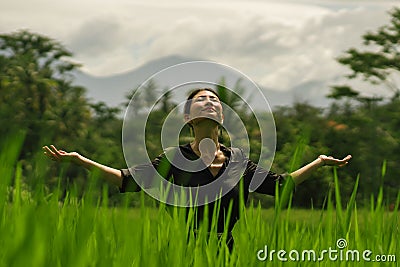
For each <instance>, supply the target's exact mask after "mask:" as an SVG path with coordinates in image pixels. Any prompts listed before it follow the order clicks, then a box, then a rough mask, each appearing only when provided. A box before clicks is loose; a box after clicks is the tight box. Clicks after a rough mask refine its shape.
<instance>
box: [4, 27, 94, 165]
mask: <svg viewBox="0 0 400 267" xmlns="http://www.w3.org/2000/svg"><path fill="white" fill-rule="evenodd" d="M71 56H72V54H71V52H69V51H68V50H67V49H66V48H64V47H63V46H62V45H61V44H60V43H58V42H57V41H55V40H53V39H51V38H48V37H46V36H43V35H40V34H36V33H31V32H29V31H27V30H21V31H17V32H14V33H10V34H1V35H0V62H1V63H0V106H1V108H0V113H1V117H2V118H4V119H3V120H6V121H4V122H3V123H4V125H5V124H6V123H7V124H8V125H12V126H13V127H12V130H16V129H23V130H25V131H26V139H25V143H24V146H23V147H24V150H23V155H22V157H24V156H29V155H30V154H31V153H33V151H36V150H37V149H38V148H40V147H41V142H43V139H46V137H47V138H52V137H51V135H52V133H53V134H54V136H61V135H63V136H64V137H67V136H71V135H72V136H74V135H78V136H79V135H80V136H82V134H84V130H85V123H86V122H87V120H88V119H89V118H90V112H89V108H88V105H87V100H86V98H85V96H84V93H85V89H84V88H81V87H76V86H73V85H72V84H71V76H70V72H71V71H73V70H75V69H76V68H77V67H78V66H79V65H78V64H76V63H73V62H71V61H69V58H70V57H71ZM2 128H3V129H2V130H1V132H0V135H3V134H6V133H5V130H4V129H7V128H8V127H2ZM56 132H57V133H58V134H55V133H56ZM54 141H56V140H54Z"/></svg>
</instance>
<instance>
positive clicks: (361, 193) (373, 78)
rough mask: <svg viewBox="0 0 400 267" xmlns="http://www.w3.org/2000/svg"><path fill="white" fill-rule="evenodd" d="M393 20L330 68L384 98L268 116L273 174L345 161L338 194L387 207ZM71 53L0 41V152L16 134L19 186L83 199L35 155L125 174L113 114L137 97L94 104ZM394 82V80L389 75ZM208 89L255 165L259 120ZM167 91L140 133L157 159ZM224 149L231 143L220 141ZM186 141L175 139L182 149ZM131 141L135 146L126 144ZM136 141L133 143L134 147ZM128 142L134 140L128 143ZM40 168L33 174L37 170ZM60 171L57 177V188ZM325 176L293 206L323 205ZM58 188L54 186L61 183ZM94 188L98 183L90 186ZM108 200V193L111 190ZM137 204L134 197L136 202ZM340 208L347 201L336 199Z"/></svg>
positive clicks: (399, 171)
mask: <svg viewBox="0 0 400 267" xmlns="http://www.w3.org/2000/svg"><path fill="white" fill-rule="evenodd" d="M389 14H390V16H391V21H390V24H389V25H384V26H382V27H380V28H379V29H378V30H376V31H374V32H368V33H366V34H365V35H364V36H363V40H364V41H365V42H364V44H365V46H364V48H363V49H364V50H361V49H355V48H350V49H349V50H348V51H346V52H345V53H344V54H343V55H338V59H337V60H338V62H340V63H341V64H343V65H345V66H348V67H349V69H350V70H351V72H352V73H351V74H350V75H349V77H348V78H349V79H353V78H357V77H362V78H363V79H364V80H365V81H366V82H368V83H372V84H373V85H374V86H376V87H378V86H385V87H386V88H387V89H388V90H390V92H392V95H391V97H389V98H385V97H383V96H374V97H365V96H362V95H361V93H360V91H362V88H351V87H350V86H348V85H343V84H342V85H332V87H331V92H330V94H329V95H327V97H329V98H331V99H332V100H333V101H332V103H331V104H330V106H329V107H328V108H318V107H314V106H312V105H310V104H308V103H306V102H303V103H294V104H293V105H292V106H283V107H279V108H276V109H275V110H274V111H273V116H274V119H275V123H276V129H277V147H276V152H275V158H274V162H273V165H272V169H273V170H274V171H275V172H287V171H289V170H290V169H291V168H293V167H299V165H301V164H302V163H305V162H308V161H311V160H313V159H314V158H315V157H316V156H318V155H319V154H331V155H335V156H336V157H344V156H346V155H347V154H352V155H353V159H352V160H351V163H350V164H349V165H348V166H347V167H346V168H342V169H340V170H338V176H339V178H340V184H341V189H342V193H343V194H344V196H349V195H350V192H351V190H352V189H353V186H354V183H355V180H356V179H357V177H358V176H359V177H360V184H359V190H358V195H357V198H358V200H359V202H360V203H366V202H369V201H370V198H371V197H372V198H374V197H376V196H377V194H378V192H379V188H380V187H383V188H384V193H385V198H386V199H385V202H386V203H387V204H390V203H392V202H394V201H395V199H396V197H397V194H398V193H399V188H400V183H399V177H400V168H399V166H398V164H399V162H400V145H399V144H400V131H399V129H400V94H399V92H400V88H399V87H398V84H396V83H395V81H396V77H397V78H398V71H399V70H400V64H399V62H400V9H398V8H395V9H393V10H391V11H390V12H389ZM72 57H73V55H72V53H71V52H70V51H69V50H68V49H67V48H65V47H64V46H63V45H61V44H60V42H58V41H57V40H54V39H52V38H49V37H47V36H44V35H41V34H37V33H32V32H30V31H28V30H20V31H17V32H12V33H7V34H1V35H0V121H1V124H2V126H3V127H0V144H1V145H2V146H4V145H5V144H6V143H7V142H9V140H11V139H10V137H12V136H15V134H16V133H22V135H23V136H24V138H23V143H22V149H21V152H20V154H19V157H18V162H20V164H21V165H22V170H23V181H24V184H25V185H26V188H27V190H32V189H33V188H34V187H35V185H36V184H37V183H38V182H39V181H41V182H44V183H45V184H46V187H47V188H48V189H49V190H52V189H54V188H55V187H57V186H59V187H60V186H61V188H62V189H63V190H65V191H67V190H69V188H71V187H75V188H78V191H80V192H83V191H84V189H83V188H85V186H87V183H88V179H87V176H88V174H87V173H86V172H85V171H84V170H82V169H81V168H78V167H76V166H72V165H71V166H68V167H65V166H56V165H55V164H51V163H49V162H47V164H46V163H43V162H44V161H43V156H42V154H41V147H42V146H43V145H45V144H50V143H54V144H57V145H58V146H59V147H63V148H65V149H68V150H70V151H73V150H76V151H79V152H80V153H81V154H83V155H87V156H89V157H91V158H93V159H96V161H99V162H102V163H104V164H107V165H111V166H114V167H116V168H124V167H125V166H126V163H125V160H124V158H123V153H122V147H121V129H122V118H120V116H119V115H118V114H120V111H121V108H124V106H125V107H126V106H127V105H128V104H129V101H128V100H129V99H130V98H131V96H132V95H133V94H134V93H135V89H133V90H132V92H131V93H130V94H128V95H127V96H126V99H127V102H126V103H121V106H120V107H109V106H107V104H105V103H103V102H98V103H93V102H91V101H89V100H88V99H87V97H86V89H85V88H83V87H80V86H76V85H74V83H73V75H72V73H73V71H75V70H77V69H78V68H79V67H80V65H79V64H76V63H74V62H73V60H72ZM396 75H397V76H396ZM218 84H219V86H218V87H217V88H216V90H217V91H218V92H219V93H220V95H221V98H222V99H221V100H222V101H223V102H225V103H226V104H227V105H229V106H230V107H232V108H233V109H235V110H236V111H237V113H238V114H239V116H240V117H241V118H242V119H243V120H245V121H246V129H247V131H248V134H249V137H250V140H251V149H252V150H251V151H252V153H251V154H250V158H253V159H257V153H258V152H259V151H260V149H261V147H260V146H261V139H260V138H261V137H260V132H259V128H258V124H257V123H258V122H257V121H256V120H255V117H254V115H252V114H251V112H249V110H246V109H244V108H243V105H241V104H240V99H239V97H237V95H240V92H241V90H244V88H242V87H241V85H240V81H238V83H237V86H236V87H235V92H236V93H237V94H234V93H229V90H225V89H224V86H223V85H224V80H223V77H221V81H219V83H218ZM147 86H148V87H149V88H146V90H144V92H145V93H144V95H142V96H139V99H140V100H139V101H138V102H137V103H134V104H135V106H136V109H135V112H137V113H138V114H136V115H140V114H139V113H140V110H141V109H146V108H149V105H150V104H152V103H154V100H155V99H153V98H154V94H153V93H152V92H153V91H154V90H155V89H157V84H156V83H154V82H151V83H148V84H147ZM176 105H177V104H176V103H174V101H173V99H172V98H171V96H170V95H169V94H168V93H167V94H164V97H163V98H162V99H161V100H160V101H159V103H158V104H157V106H156V107H155V109H154V110H153V111H152V112H151V114H150V119H151V121H152V122H154V123H150V124H149V125H148V129H147V130H146V135H147V136H146V140H152V141H151V142H147V150H148V153H149V156H150V157H154V156H157V155H158V154H159V153H161V151H160V147H161V145H160V143H159V139H160V137H159V133H160V130H161V126H162V123H163V120H164V119H165V116H166V115H167V114H168V113H169V112H170V111H171V110H172V109H173V108H174V107H175V106H176ZM223 136H224V137H226V138H225V139H224V142H229V137H228V136H226V134H223ZM188 138H190V133H189V129H186V130H185V131H183V136H182V140H181V141H182V142H186V141H187V140H188ZM133 139H134V138H133ZM136 141H137V140H136ZM136 141H135V140H132V142H136ZM37 168H40V169H41V170H40V171H37ZM60 169H63V172H62V176H63V177H64V178H63V179H62V180H63V181H61V182H60V181H59V179H58V177H59V176H60ZM332 177H333V175H332V170H331V169H329V168H321V169H320V170H318V171H317V172H316V173H314V174H313V178H312V179H310V181H308V182H305V183H304V185H302V186H301V187H300V188H299V189H298V190H297V191H296V193H295V196H294V203H293V204H294V205H295V206H302V207H310V206H314V207H321V206H322V205H323V202H324V200H325V198H326V196H327V193H328V191H329V190H332V186H331V185H332V182H333V178H332ZM60 183H61V185H60ZM98 186H100V185H98ZM110 194H116V191H112V190H111V193H110ZM134 198H135V197H134ZM252 199H253V200H255V201H261V202H262V203H265V204H268V203H269V202H270V199H269V198H268V197H266V196H262V195H256V194H255V195H253V196H252ZM343 200H344V201H346V197H344V198H343Z"/></svg>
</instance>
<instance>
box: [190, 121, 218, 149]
mask: <svg viewBox="0 0 400 267" xmlns="http://www.w3.org/2000/svg"><path fill="white" fill-rule="evenodd" d="M193 131H194V141H193V142H192V144H191V145H192V148H193V149H194V150H195V151H199V145H200V142H201V141H202V140H203V139H205V138H207V139H211V140H212V141H213V142H214V144H215V147H216V149H217V151H218V150H219V143H218V125H215V124H214V123H213V124H210V123H198V124H196V125H194V126H193Z"/></svg>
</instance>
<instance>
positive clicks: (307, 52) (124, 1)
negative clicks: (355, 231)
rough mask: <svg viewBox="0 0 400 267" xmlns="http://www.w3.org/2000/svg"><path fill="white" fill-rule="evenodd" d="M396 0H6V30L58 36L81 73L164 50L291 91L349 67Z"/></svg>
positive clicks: (0, 20) (1, 15) (118, 67)
mask: <svg viewBox="0 0 400 267" xmlns="http://www.w3.org/2000/svg"><path fill="white" fill-rule="evenodd" d="M396 4H397V5H399V3H398V1H397V2H395V1H386V0H376V1H351V0H343V1H330V0H320V1H305V0H296V1H287V0H283V1H282V0H270V1H261V0H260V1H254V0H253V1H248V0H246V1H245V0H236V1H212V0H210V1H188V0H182V1H176V0H170V1H154V0H141V1H134V0H114V1H109V0H107V1H106V0H80V1H77V0H69V1H51V0H28V1H26V0H0V32H2V33H8V32H11V31H14V30H17V29H21V28H25V29H30V30H32V31H35V32H38V33H41V34H45V35H48V36H50V37H52V38H55V39H57V40H59V41H61V42H62V43H63V44H64V45H65V46H66V47H67V48H68V49H70V50H71V51H72V52H73V53H74V59H75V60H76V61H78V62H80V63H82V64H83V70H84V71H85V72H87V73H89V74H92V75H97V76H108V75H112V74H116V73H122V72H126V71H129V70H132V69H134V68H136V67H139V66H140V65H142V64H144V63H146V62H148V61H150V60H153V59H157V58H160V57H163V56H168V55H181V56H184V57H190V58H201V59H207V60H213V61H217V62H220V63H223V64H227V65H230V66H232V67H234V68H236V69H238V70H240V71H242V72H244V73H245V74H247V75H248V76H249V77H250V78H252V79H253V80H255V81H256V82H257V83H259V84H261V85H262V86H265V87H269V88H273V89H277V90H285V89H289V88H291V87H293V86H296V85H298V84H301V83H304V82H308V81H313V80H321V79H323V80H334V79H335V78H336V77H338V76H341V75H343V74H344V73H346V72H348V71H347V69H346V68H344V67H342V66H340V65H339V64H338V63H337V62H336V61H335V60H334V58H335V57H337V56H339V55H341V54H342V52H343V51H344V50H346V49H348V48H349V47H354V46H360V45H361V38H360V36H361V35H362V34H363V33H365V32H366V31H367V30H375V29H376V28H377V27H379V26H381V25H383V24H386V23H388V21H389V16H388V14H387V12H388V11H389V10H390V9H391V8H392V7H393V6H395V5H396Z"/></svg>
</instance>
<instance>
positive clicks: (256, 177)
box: [244, 159, 295, 196]
mask: <svg viewBox="0 0 400 267" xmlns="http://www.w3.org/2000/svg"><path fill="white" fill-rule="evenodd" d="M244 175H246V176H247V175H249V176H250V177H251V179H252V181H251V182H252V183H258V181H262V182H261V184H260V185H259V186H258V187H257V188H256V189H255V190H254V192H257V193H261V194H267V195H271V196H275V192H276V186H278V189H279V191H282V190H283V188H284V187H286V189H285V191H286V190H289V191H294V189H295V188H294V182H293V180H292V178H291V176H290V175H288V174H286V173H285V174H277V173H274V172H272V171H269V170H266V169H264V168H262V167H260V166H258V165H257V164H256V163H254V162H253V161H251V160H249V159H248V162H247V167H246V170H245V174H244ZM250 187H251V186H250Z"/></svg>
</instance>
